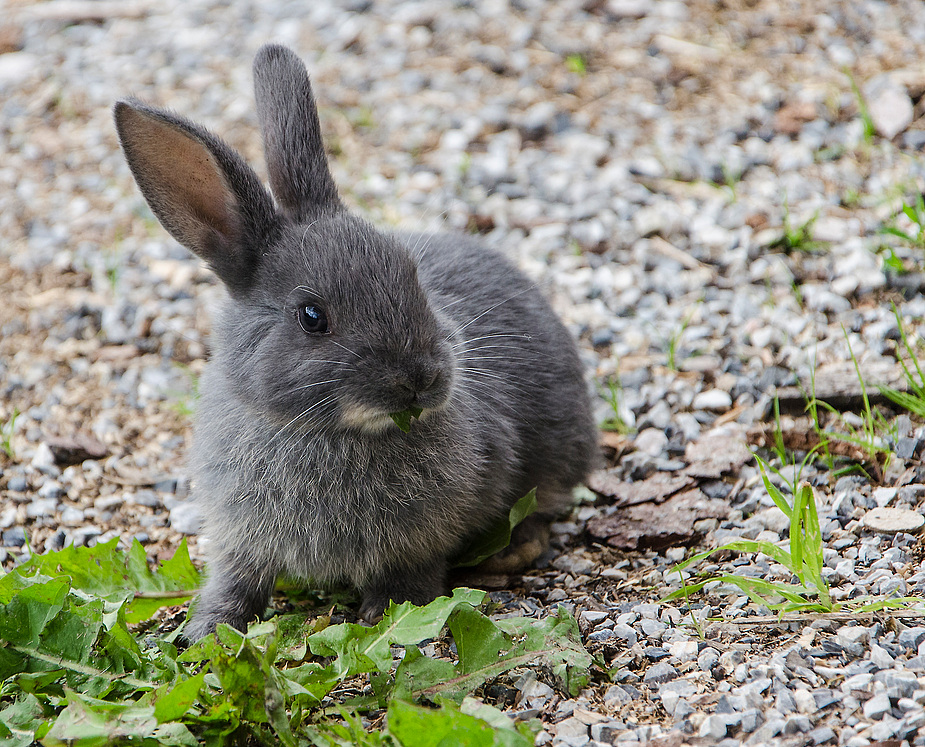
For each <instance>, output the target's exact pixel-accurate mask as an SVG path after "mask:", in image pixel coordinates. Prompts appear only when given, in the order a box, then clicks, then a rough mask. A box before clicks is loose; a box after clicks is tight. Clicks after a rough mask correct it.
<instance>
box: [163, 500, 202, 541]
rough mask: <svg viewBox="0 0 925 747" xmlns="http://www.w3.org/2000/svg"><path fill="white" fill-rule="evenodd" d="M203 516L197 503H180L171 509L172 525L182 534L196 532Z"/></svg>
mask: <svg viewBox="0 0 925 747" xmlns="http://www.w3.org/2000/svg"><path fill="white" fill-rule="evenodd" d="M200 521H201V517H200V514H199V507H198V506H197V505H196V504H195V503H185V502H184V503H178V504H177V505H176V506H174V507H173V508H171V509H170V526H171V527H172V528H173V529H176V530H177V531H178V532H180V533H181V534H196V533H197V532H198V531H199V526H200Z"/></svg>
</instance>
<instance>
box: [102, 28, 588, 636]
mask: <svg viewBox="0 0 925 747" xmlns="http://www.w3.org/2000/svg"><path fill="white" fill-rule="evenodd" d="M254 70H255V81H256V84H255V85H256V91H257V104H258V115H259V119H260V124H261V131H262V133H263V138H264V144H265V150H266V154H267V164H268V171H269V175H270V183H271V186H272V189H273V194H274V196H275V198H276V202H275V204H274V201H273V199H272V198H271V197H270V195H269V194H268V193H267V192H266V190H265V189H264V187H263V186H262V185H261V183H260V180H259V179H258V178H257V176H256V175H255V174H254V172H253V170H252V169H251V168H250V167H249V166H247V165H246V164H245V163H244V162H243V160H242V159H241V158H240V156H239V155H238V154H237V153H235V152H234V151H233V150H232V149H231V148H229V147H228V146H227V145H225V144H224V143H223V142H222V141H221V140H219V139H218V138H217V137H215V136H214V135H212V134H211V133H209V132H208V131H206V130H204V129H202V128H200V127H199V126H197V125H195V124H193V123H191V122H188V121H187V120H185V119H183V118H182V117H179V116H176V115H174V114H171V113H169V112H166V111H163V110H160V109H154V108H151V107H148V106H146V105H144V104H141V103H139V102H135V101H124V102H120V103H118V104H117V105H116V123H117V128H118V130H119V134H120V139H121V141H122V144H123V148H124V150H125V153H126V156H127V160H128V162H129V165H130V167H131V169H132V172H133V173H134V175H135V177H136V180H137V181H138V184H139V186H140V187H141V190H142V192H143V194H144V195H145V197H146V199H147V200H148V202H149V204H150V205H151V207H152V209H153V210H154V212H155V214H156V215H157V217H158V218H159V219H160V220H161V222H162V224H163V225H164V226H165V228H167V230H168V231H169V232H170V233H171V234H172V235H173V236H174V237H175V238H176V239H177V240H178V241H180V242H181V243H183V244H184V245H185V246H187V247H188V248H190V249H191V250H192V251H193V252H195V253H196V254H198V255H199V256H200V257H202V258H203V259H204V260H205V261H206V262H208V263H209V265H210V266H211V267H212V269H213V270H214V271H215V272H216V274H217V275H218V276H219V278H220V279H221V280H222V281H223V282H224V284H225V286H226V287H227V289H228V292H229V293H228V298H227V300H226V301H225V302H224V303H223V305H222V306H221V308H220V309H219V311H218V313H217V314H216V315H215V316H214V319H213V327H214V331H213V334H214V351H213V360H212V361H211V362H210V363H209V365H208V366H207V371H206V373H205V374H204V376H203V380H202V385H201V391H202V396H201V399H200V403H199V408H198V417H197V423H196V428H195V433H194V449H193V459H192V466H193V473H194V495H195V497H196V499H197V500H198V501H199V502H200V506H201V507H202V513H203V517H204V528H205V531H206V534H207V535H208V536H209V538H210V540H211V542H210V543H209V555H210V568H209V576H208V578H209V580H208V583H207V585H206V588H205V589H204V591H203V594H202V598H201V601H200V603H199V606H198V608H197V610H198V611H197V613H196V617H195V619H194V622H193V624H192V627H191V631H192V633H191V634H192V635H193V636H194V637H195V636H196V635H198V634H202V633H205V632H209V631H210V630H212V629H213V628H214V626H215V625H216V624H217V623H218V622H223V621H224V622H230V623H232V624H235V625H238V626H239V627H240V626H241V625H243V624H244V623H246V622H247V620H248V619H250V617H251V616H252V615H253V614H254V613H255V612H259V610H260V608H261V605H262V604H265V602H266V599H267V596H268V594H269V590H270V589H271V588H272V579H273V578H275V575H276V574H277V573H281V572H286V573H288V574H290V575H294V576H302V577H312V578H315V579H317V580H322V581H335V580H346V581H348V582H350V583H352V584H354V585H356V586H357V587H359V588H360V589H361V590H362V591H363V594H364V598H365V602H364V614H375V612H376V610H378V611H381V608H382V606H383V605H384V604H385V602H386V601H387V600H388V599H390V598H391V599H394V600H396V601H403V600H404V599H411V600H412V601H428V599H429V598H432V597H433V596H435V595H436V594H437V593H440V591H441V590H442V589H443V583H444V574H445V569H446V564H447V558H449V557H450V556H452V555H453V554H454V553H456V552H457V551H458V550H459V549H460V548H461V547H462V545H463V544H464V543H465V542H466V541H467V540H469V539H471V538H472V537H473V536H474V535H475V534H477V533H478V532H480V531H482V530H484V529H485V528H486V527H487V526H489V525H490V524H491V523H492V522H493V521H495V520H496V519H498V518H500V517H502V516H503V514H504V512H505V511H506V510H507V509H508V508H509V507H510V506H511V505H512V504H513V502H514V501H516V500H517V499H518V498H519V497H521V496H522V495H523V494H524V493H525V492H527V491H528V490H529V489H531V488H533V487H537V488H538V495H539V497H540V500H541V509H546V510H547V511H551V510H552V509H553V508H554V506H553V504H554V503H555V501H557V500H560V499H562V497H563V496H566V495H567V494H568V491H569V490H570V488H571V487H572V486H573V485H575V484H576V483H577V482H578V481H580V480H581V479H582V478H583V477H584V476H585V475H586V474H587V472H588V470H589V469H590V465H591V462H592V460H593V454H594V443H595V430H594V427H593V424H592V421H591V416H590V409H589V404H588V397H587V392H586V390H585V385H584V379H583V375H582V370H581V365H580V363H579V359H578V355H577V350H576V348H575V344H574V342H573V340H572V339H571V337H570V335H569V334H568V332H567V331H566V330H565V328H564V327H563V325H562V323H561V322H560V321H559V320H558V318H557V317H556V316H555V314H554V313H553V311H552V309H551V308H550V306H549V304H548V303H547V302H546V301H545V299H544V298H543V297H542V294H541V293H539V291H538V290H537V288H536V287H535V285H534V284H533V283H531V282H530V281H529V280H528V279H527V278H526V277H525V276H523V274H521V273H520V272H519V271H518V270H517V269H516V268H515V267H514V266H513V265H512V264H511V263H509V262H508V261H506V260H505V259H503V258H502V257H501V256H500V255H498V254H496V253H494V252H492V251H489V250H487V249H485V248H484V247H482V246H481V245H480V244H479V243H477V242H476V241H474V240H473V239H470V238H467V237H461V236H451V235H443V234H440V235H403V234H391V233H384V232H381V231H378V230H376V229H375V228H373V227H372V226H371V225H369V224H368V223H366V222H365V221H363V220H361V219H359V218H357V217H355V216H353V215H351V214H350V213H349V212H348V211H347V210H346V209H345V208H344V206H343V204H342V203H341V201H340V199H339V197H338V195H337V191H336V188H335V186H334V183H333V180H332V179H331V175H330V172H329V170H328V165H327V160H326V157H325V154H324V149H323V144H322V141H321V133H320V125H319V121H318V115H317V111H316V109H315V104H314V99H313V96H312V92H311V86H310V83H309V80H308V75H307V72H306V70H305V68H304V66H303V65H302V63H301V61H299V59H298V58H297V57H296V56H295V55H294V54H293V53H292V52H290V51H289V50H287V49H285V48H282V47H278V46H273V45H270V46H267V47H264V48H263V49H261V50H260V52H259V53H258V55H257V58H256V60H255V63H254ZM402 411H412V412H420V413H421V414H420V420H415V421H414V422H413V424H412V426H411V428H410V431H409V432H403V431H402V430H400V429H399V427H398V426H397V425H396V424H395V423H394V422H393V420H392V418H391V415H392V414H394V413H399V412H402Z"/></svg>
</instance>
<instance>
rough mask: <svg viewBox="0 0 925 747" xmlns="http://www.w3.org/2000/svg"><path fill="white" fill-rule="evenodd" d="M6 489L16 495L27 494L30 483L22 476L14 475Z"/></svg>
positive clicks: (8, 481)
mask: <svg viewBox="0 0 925 747" xmlns="http://www.w3.org/2000/svg"><path fill="white" fill-rule="evenodd" d="M6 487H7V489H8V490H11V491H13V492H16V493H25V492H26V491H27V490H28V489H29V481H28V480H27V479H26V478H25V477H23V476H21V475H14V476H13V477H11V478H10V479H9V480H7V483H6Z"/></svg>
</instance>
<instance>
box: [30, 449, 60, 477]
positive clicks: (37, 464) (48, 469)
mask: <svg viewBox="0 0 925 747" xmlns="http://www.w3.org/2000/svg"><path fill="white" fill-rule="evenodd" d="M31 465H32V467H33V468H34V469H37V470H38V471H39V472H42V473H44V474H46V475H49V474H55V475H56V474H57V473H58V467H57V466H56V465H55V455H54V454H52V451H51V448H50V447H49V446H48V444H46V443H44V442H43V443H40V444H39V445H38V448H37V449H36V450H35V454H33V456H32V462H31Z"/></svg>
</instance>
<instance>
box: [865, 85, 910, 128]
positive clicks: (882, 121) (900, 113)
mask: <svg viewBox="0 0 925 747" xmlns="http://www.w3.org/2000/svg"><path fill="white" fill-rule="evenodd" d="M867 108H868V111H869V112H870V118H871V120H873V123H874V128H875V129H876V130H877V132H878V133H879V134H880V135H882V136H883V137H885V138H886V139H887V140H892V139H893V138H894V137H896V136H897V135H898V134H899V133H900V132H903V131H904V130H905V129H906V128H907V127H908V126H909V125H910V124H912V119H913V116H914V110H913V106H912V100H911V99H910V98H909V96H908V94H907V93H906V92H905V91H904V90H903V89H901V88H899V87H898V86H894V85H887V86H884V87H882V88H881V89H880V90H879V91H876V92H874V93H873V95H871V96H870V98H869V99H868V101H867Z"/></svg>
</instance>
